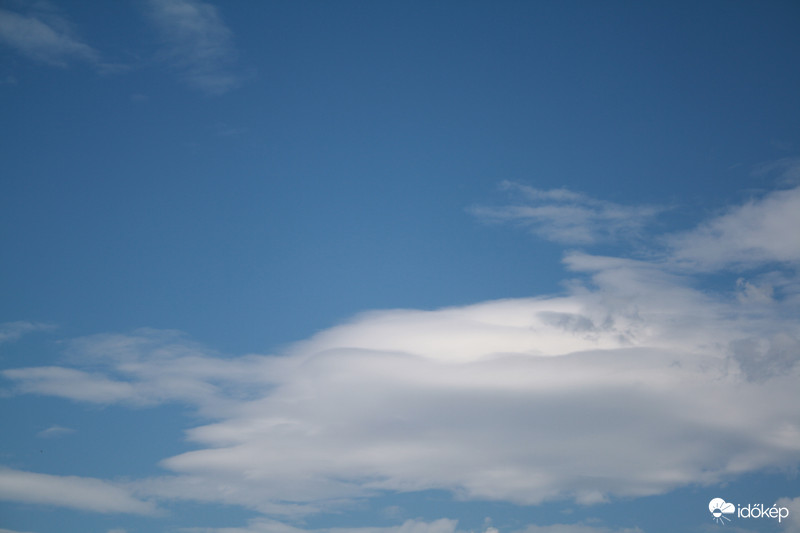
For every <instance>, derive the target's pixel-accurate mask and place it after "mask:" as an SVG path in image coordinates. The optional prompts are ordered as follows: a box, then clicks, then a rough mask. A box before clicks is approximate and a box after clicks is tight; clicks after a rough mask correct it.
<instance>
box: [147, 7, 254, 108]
mask: <svg viewBox="0 0 800 533" xmlns="http://www.w3.org/2000/svg"><path fill="white" fill-rule="evenodd" d="M147 5H148V6H149V9H148V15H149V18H150V20H151V21H152V22H153V24H154V25H155V27H156V28H157V30H158V31H159V33H160V34H161V37H162V41H163V43H164V46H165V48H164V52H163V57H164V59H165V60H166V61H167V62H168V63H169V64H171V65H172V67H173V68H174V69H175V70H176V71H177V72H178V74H179V76H180V77H181V78H182V79H183V80H184V81H185V82H186V83H187V84H189V85H190V86H192V87H194V88H196V89H199V90H200V91H202V92H204V93H206V94H211V95H218V94H222V93H225V92H228V91H230V90H231V89H234V88H236V87H238V86H240V85H241V83H242V76H241V75H240V73H239V72H237V70H236V68H235V65H236V58H237V52H236V49H235V47H234V45H233V34H232V32H231V30H230V29H229V28H228V27H227V26H226V25H225V23H224V22H223V21H222V19H221V18H220V16H219V13H218V12H217V9H216V7H214V6H213V5H211V4H209V3H208V2H203V1H201V0H150V1H149V2H148V4H147Z"/></svg>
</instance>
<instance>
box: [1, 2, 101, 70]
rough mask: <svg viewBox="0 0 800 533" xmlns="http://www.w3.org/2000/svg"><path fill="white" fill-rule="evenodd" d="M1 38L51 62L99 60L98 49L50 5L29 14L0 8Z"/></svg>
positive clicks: (36, 59)
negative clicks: (82, 37)
mask: <svg viewBox="0 0 800 533" xmlns="http://www.w3.org/2000/svg"><path fill="white" fill-rule="evenodd" d="M0 42H4V43H5V44H6V45H8V46H10V47H12V48H14V49H15V50H17V51H18V52H19V53H21V54H22V55H24V56H26V57H28V58H30V59H33V60H35V61H39V62H41V63H45V64H48V65H51V66H56V67H62V68H63V67H67V66H69V65H70V64H72V63H75V62H83V63H90V64H94V65H97V64H99V62H100V54H99V53H98V52H97V50H95V49H94V48H92V47H91V46H89V45H88V44H86V43H84V42H83V41H82V40H81V39H80V38H79V37H78V36H77V35H75V32H74V31H73V29H72V26H71V24H70V23H69V22H68V21H67V19H66V18H65V17H64V16H62V15H60V14H59V13H57V12H56V11H54V10H52V9H46V10H42V9H39V10H38V11H34V12H32V13H28V14H20V13H15V12H13V11H8V10H6V9H0Z"/></svg>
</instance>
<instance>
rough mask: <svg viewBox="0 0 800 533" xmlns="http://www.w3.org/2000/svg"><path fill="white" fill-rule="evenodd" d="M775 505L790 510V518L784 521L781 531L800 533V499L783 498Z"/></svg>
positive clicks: (784, 532)
mask: <svg viewBox="0 0 800 533" xmlns="http://www.w3.org/2000/svg"><path fill="white" fill-rule="evenodd" d="M775 503H776V504H777V505H778V507H787V508H788V509H789V517H788V518H787V519H786V520H784V521H783V524H782V527H781V531H782V532H783V533H800V497H797V498H781V499H780V500H778V501H777V502H775Z"/></svg>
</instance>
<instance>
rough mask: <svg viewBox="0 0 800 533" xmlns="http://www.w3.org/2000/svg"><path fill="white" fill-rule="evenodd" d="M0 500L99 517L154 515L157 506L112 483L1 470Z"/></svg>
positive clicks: (75, 477) (85, 478) (76, 477)
mask: <svg viewBox="0 0 800 533" xmlns="http://www.w3.org/2000/svg"><path fill="white" fill-rule="evenodd" d="M0 500H9V501H16V502H23V503H36V504H42V505H54V506H58V507H69V508H72V509H80V510H84V511H93V512H97V513H131V514H145V515H148V514H153V513H155V512H156V511H157V509H156V507H155V505H153V504H152V503H150V502H147V501H143V500H140V499H138V498H136V497H134V496H133V495H132V494H131V493H130V491H129V490H127V489H125V488H124V487H122V486H119V485H115V484H113V483H110V482H107V481H102V480H99V479H94V478H87V477H78V476H53V475H48V474H39V473H35V472H26V471H23V470H13V469H10V468H4V467H0Z"/></svg>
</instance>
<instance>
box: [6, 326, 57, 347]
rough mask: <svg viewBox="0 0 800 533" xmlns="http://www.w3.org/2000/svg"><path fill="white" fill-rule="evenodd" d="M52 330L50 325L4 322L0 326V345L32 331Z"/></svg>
mask: <svg viewBox="0 0 800 533" xmlns="http://www.w3.org/2000/svg"><path fill="white" fill-rule="evenodd" d="M51 329H54V327H53V326H51V325H50V324H42V323H39V322H27V321H17V322H5V323H3V324H0V344H3V343H4V342H13V341H15V340H17V339H19V338H20V337H22V336H23V335H27V334H28V333H33V332H34V331H47V330H51Z"/></svg>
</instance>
